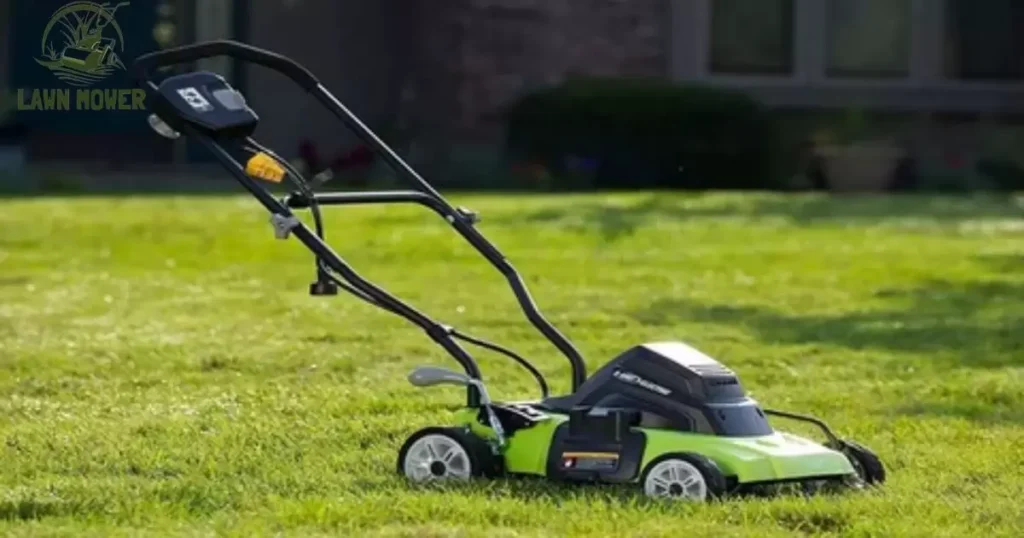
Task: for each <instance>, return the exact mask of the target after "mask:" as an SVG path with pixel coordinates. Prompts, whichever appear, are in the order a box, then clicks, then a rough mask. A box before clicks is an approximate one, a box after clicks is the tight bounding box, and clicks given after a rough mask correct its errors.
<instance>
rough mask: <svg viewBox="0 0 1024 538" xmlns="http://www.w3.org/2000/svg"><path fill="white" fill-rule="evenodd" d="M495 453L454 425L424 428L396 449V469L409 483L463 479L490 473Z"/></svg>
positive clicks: (493, 466)
mask: <svg viewBox="0 0 1024 538" xmlns="http://www.w3.org/2000/svg"><path fill="white" fill-rule="evenodd" d="M494 460H495V456H494V455H493V454H491V452H490V446H489V445H488V444H487V443H486V442H485V441H483V440H482V439H480V438H478V437H476V436H474V435H473V434H471V433H468V432H466V431H464V430H461V429H458V428H426V429H423V430H420V431H418V432H416V433H414V434H413V435H412V436H411V437H409V439H408V440H406V441H405V444H404V445H402V449H401V450H400V451H399V452H398V472H399V474H401V475H404V476H405V477H406V478H408V479H409V480H411V481H413V482H437V481H464V480H469V479H470V478H474V477H478V476H485V475H488V474H491V471H492V470H493V469H494V468H495V465H494Z"/></svg>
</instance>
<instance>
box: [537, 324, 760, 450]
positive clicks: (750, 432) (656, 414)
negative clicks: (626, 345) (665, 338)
mask: <svg viewBox="0 0 1024 538" xmlns="http://www.w3.org/2000/svg"><path fill="white" fill-rule="evenodd" d="M543 407H545V408H547V409H549V410H551V411H555V412H559V413H566V414H569V413H571V412H572V410H573V409H574V408H579V407H599V408H608V407H612V408H627V409H635V410H637V411H640V412H641V414H642V416H643V418H642V421H641V425H643V426H647V427H664V428H670V429H675V430H682V431H691V432H695V433H702V434H708V435H722V436H729V437H753V436H760V435H768V434H771V433H772V431H773V430H772V428H771V426H770V425H769V424H768V420H767V418H765V415H764V412H763V411H762V410H761V408H760V407H759V406H758V405H757V402H755V401H754V400H752V399H750V398H749V397H747V395H746V392H745V391H744V390H743V387H742V386H741V385H740V382H739V379H738V378H737V377H736V374H735V373H733V372H732V370H729V369H728V368H726V367H724V366H723V365H722V364H721V363H719V362H718V361H716V360H714V359H712V358H710V357H708V356H707V355H704V354H703V353H701V352H699V351H697V350H695V349H693V348H691V347H689V346H687V345H685V344H681V343H676V342H669V343H655V344H645V345H641V346H637V347H634V348H632V349H630V350H628V351H626V352H625V353H623V354H622V355H619V357H618V358H616V359H615V360H613V361H611V362H609V363H608V364H606V365H605V366H604V367H603V368H602V369H601V370H599V371H598V372H597V373H595V374H594V375H593V376H592V377H591V378H590V379H588V380H587V381H586V382H585V383H584V384H583V385H582V386H581V387H580V389H579V390H578V391H576V393H574V394H571V395H569V396H563V397H559V398H549V399H547V400H545V401H544V402H543Z"/></svg>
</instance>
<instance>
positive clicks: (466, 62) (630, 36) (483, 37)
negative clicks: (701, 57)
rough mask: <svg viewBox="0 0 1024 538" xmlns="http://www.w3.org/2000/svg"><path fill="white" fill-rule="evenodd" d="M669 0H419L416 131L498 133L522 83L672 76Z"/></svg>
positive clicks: (414, 100) (470, 134) (413, 108)
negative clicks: (502, 114) (569, 78)
mask: <svg viewBox="0 0 1024 538" xmlns="http://www.w3.org/2000/svg"><path fill="white" fill-rule="evenodd" d="M670 1H671V0H445V1H444V2H437V1H432V0H417V5H416V9H418V11H419V12H418V13H417V17H416V19H415V20H417V21H418V24H417V27H416V28H415V34H416V40H415V42H416V43H417V44H418V46H417V49H416V50H414V51H412V54H413V56H414V58H413V63H414V64H415V65H417V66H418V68H417V73H416V76H415V79H414V80H415V83H414V84H413V86H412V89H413V91H414V97H413V98H412V99H411V100H410V101H408V102H407V105H408V106H409V107H410V110H411V111H413V113H412V114H411V115H410V117H412V118H413V121H414V122H415V123H416V124H417V129H416V130H417V131H419V132H427V133H431V134H432V136H445V137H448V138H453V139H466V138H472V139H480V138H493V137H495V136H496V135H498V134H499V133H500V126H501V123H500V116H499V113H500V110H501V107H502V106H503V105H504V104H506V103H508V102H509V101H510V100H511V99H513V98H514V97H515V96H517V95H518V94H520V93H521V92H522V91H524V90H526V89H529V88H533V87H537V86H542V85H547V84H556V83H558V82H559V81H561V80H562V79H564V78H565V77H566V76H569V75H646V76H666V75H667V74H668V64H669V62H668V57H667V56H668V47H669V45H668V42H669V39H668V25H669V22H668V21H669V20H670V14H669V2H670ZM446 117H447V118H449V121H448V122H446V121H445V118H446ZM446 124H448V126H447V127H446Z"/></svg>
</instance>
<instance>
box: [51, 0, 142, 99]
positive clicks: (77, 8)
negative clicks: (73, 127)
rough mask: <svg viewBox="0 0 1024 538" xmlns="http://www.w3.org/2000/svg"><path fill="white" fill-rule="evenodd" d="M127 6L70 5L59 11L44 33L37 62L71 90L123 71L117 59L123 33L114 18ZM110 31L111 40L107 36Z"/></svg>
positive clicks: (123, 4) (73, 3)
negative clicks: (106, 32) (71, 87)
mask: <svg viewBox="0 0 1024 538" xmlns="http://www.w3.org/2000/svg"><path fill="white" fill-rule="evenodd" d="M127 5H129V3H128V2H121V3H119V4H117V5H115V6H111V5H110V4H97V3H95V2H71V3H70V4H67V5H65V6H64V7H62V8H60V9H58V10H57V11H56V12H55V13H54V14H53V16H52V17H50V22H49V24H47V25H46V28H45V29H44V30H43V40H42V42H43V44H42V56H41V57H40V58H36V62H38V63H39V65H41V66H43V67H45V68H47V69H49V70H50V71H51V72H53V74H54V75H55V76H56V77H57V78H58V79H60V80H61V81H63V82H65V83H67V84H70V85H72V86H91V85H93V84H96V83H97V82H99V81H101V80H103V79H105V78H107V77H109V76H110V75H111V74H113V73H114V72H115V71H118V70H124V68H125V67H124V63H123V62H122V61H121V58H120V57H119V56H118V52H124V33H123V32H121V27H120V26H119V25H118V24H117V20H116V19H115V18H114V15H115V14H116V13H117V10H118V9H120V8H121V7H124V6H127ZM108 28H109V29H110V30H111V33H110V34H109V35H110V36H111V37H107V36H105V35H104V30H106V29H108ZM58 30H60V32H58ZM58 35H59V36H60V37H58Z"/></svg>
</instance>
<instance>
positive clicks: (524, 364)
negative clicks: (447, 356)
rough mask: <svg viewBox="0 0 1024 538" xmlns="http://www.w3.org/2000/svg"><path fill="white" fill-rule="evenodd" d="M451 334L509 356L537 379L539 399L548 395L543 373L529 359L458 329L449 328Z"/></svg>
mask: <svg viewBox="0 0 1024 538" xmlns="http://www.w3.org/2000/svg"><path fill="white" fill-rule="evenodd" d="M451 334H452V337H454V338H458V339H459V340H462V341H464V342H469V343H470V344H474V345H477V346H480V347H482V348H484V349H488V350H491V351H493V352H495V353H500V354H502V355H504V356H506V357H508V358H510V359H512V360H514V361H516V363H518V364H519V366H522V367H523V368H525V369H526V371H528V372H530V374H532V375H533V378H534V379H536V380H537V384H538V385H540V392H541V399H545V398H547V397H548V395H549V392H548V382H547V381H546V380H545V379H544V375H543V374H541V373H540V371H538V370H537V368H535V367H534V366H533V365H532V364H530V362H529V361H527V360H526V359H524V358H523V357H521V356H519V355H517V354H516V353H515V352H513V351H511V350H509V349H507V348H504V347H501V346H499V345H497V344H493V343H491V342H488V341H486V340H481V339H479V338H474V337H472V336H469V335H467V334H463V333H460V332H459V331H457V330H455V329H452V330H451Z"/></svg>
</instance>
